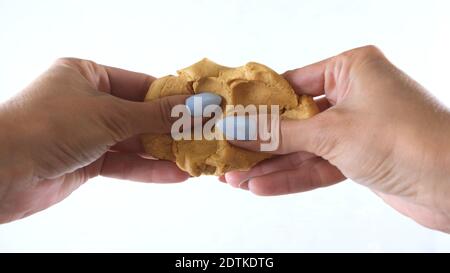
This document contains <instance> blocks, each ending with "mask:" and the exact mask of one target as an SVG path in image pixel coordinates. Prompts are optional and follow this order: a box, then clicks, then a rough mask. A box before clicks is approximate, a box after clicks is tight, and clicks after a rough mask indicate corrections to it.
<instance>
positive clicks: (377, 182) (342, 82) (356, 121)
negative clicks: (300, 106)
mask: <svg viewBox="0 0 450 273" xmlns="http://www.w3.org/2000/svg"><path fill="white" fill-rule="evenodd" d="M284 76H285V78H286V79H287V80H288V81H289V82H290V84H291V85H292V86H293V87H294V89H295V91H296V92H298V93H299V94H309V95H312V96H320V95H325V97H323V98H320V99H318V100H317V101H318V104H319V108H320V109H321V113H319V114H318V115H316V116H314V117H313V118H311V119H308V120H299V121H297V120H296V121H294V120H284V121H282V123H281V126H280V134H281V143H280V145H279V148H278V149H277V150H276V151H274V153H276V154H279V155H280V156H278V157H275V158H273V159H269V160H266V161H263V162H261V163H260V164H258V165H256V166H255V167H254V168H252V169H251V170H249V171H246V172H237V171H234V172H229V173H227V174H226V175H225V177H224V178H222V180H223V181H226V182H228V183H229V184H230V185H232V186H235V187H241V188H244V189H249V190H250V191H252V192H253V193H255V194H258V195H280V194H289V193H296V192H303V191H309V190H313V189H316V188H319V187H326V186H330V185H333V184H335V183H338V182H340V181H343V180H344V179H346V178H350V179H351V180H353V181H355V182H357V183H359V184H361V185H364V186H366V187H368V188H369V189H371V190H372V191H373V192H375V193H376V194H377V195H378V196H380V197H381V198H382V199H383V200H384V201H385V202H386V203H387V204H389V205H390V206H392V207H393V208H395V209H396V210H398V211H399V212H401V213H402V214H404V215H406V216H408V217H410V218H412V219H414V220H415V221H417V222H418V223H420V224H422V225H424V226H427V227H430V228H433V229H437V230H441V231H444V232H450V141H448V139H449V136H450V113H449V111H448V109H446V108H445V107H444V106H443V105H442V104H440V103H439V102H438V101H437V100H435V99H434V98H433V97H432V96H431V95H430V94H429V93H428V92H427V91H426V90H425V89H424V88H423V87H422V86H420V85H419V84H418V83H416V82H415V81H413V80H412V79H411V78H410V77H408V76H407V75H405V74H404V73H403V72H402V71H400V70H399V69H397V68H396V67H395V66H394V65H393V64H391V63H390V62H389V61H388V60H387V59H386V57H385V56H384V55H383V54H382V53H381V52H380V51H379V50H378V49H377V48H375V47H373V46H366V47H362V48H357V49H353V50H350V51H347V52H344V53H342V54H339V55H337V56H334V57H332V58H329V59H326V60H324V61H321V62H318V63H315V64H312V65H309V66H306V67H303V68H299V69H295V70H290V71H287V72H286V73H285V74H284ZM232 143H233V144H234V145H237V146H240V147H243V148H246V149H250V150H259V143H258V141H233V142H232Z"/></svg>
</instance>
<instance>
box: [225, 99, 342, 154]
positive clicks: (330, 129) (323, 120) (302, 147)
mask: <svg viewBox="0 0 450 273" xmlns="http://www.w3.org/2000/svg"><path fill="white" fill-rule="evenodd" d="M335 112H336V111H335V109H333V108H330V109H328V110H327V111H325V112H322V113H320V114H318V115H315V116H313V117H311V118H309V119H303V120H287V119H286V120H281V121H280V126H279V129H278V130H279V138H275V137H273V136H272V137H271V139H270V140H269V142H273V146H274V148H273V149H271V150H267V149H266V150H265V151H264V152H267V153H272V154H290V153H294V152H299V151H305V152H310V153H313V154H316V155H318V156H323V155H324V154H325V153H326V152H327V149H328V148H329V145H332V144H333V142H336V141H337V140H338V136H339V137H340V138H342V136H343V135H344V134H345V131H344V130H345V126H344V127H343V126H340V124H341V122H345V120H344V118H342V117H340V116H338V115H335ZM229 142H230V143H231V144H233V145H235V146H238V147H241V148H244V149H247V150H252V151H261V148H262V145H261V144H262V142H261V141H259V140H258V139H257V140H229Z"/></svg>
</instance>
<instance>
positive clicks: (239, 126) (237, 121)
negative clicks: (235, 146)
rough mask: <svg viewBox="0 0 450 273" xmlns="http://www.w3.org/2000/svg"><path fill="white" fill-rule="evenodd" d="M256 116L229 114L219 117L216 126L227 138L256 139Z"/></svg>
mask: <svg viewBox="0 0 450 273" xmlns="http://www.w3.org/2000/svg"><path fill="white" fill-rule="evenodd" d="M256 122H257V121H256V116H253V117H249V116H228V117H225V118H223V119H219V120H218V121H217V122H216V124H215V126H216V128H217V129H218V130H219V131H221V132H222V133H223V134H224V135H225V138H226V139H227V140H256V136H257V130H256V128H257V127H256Z"/></svg>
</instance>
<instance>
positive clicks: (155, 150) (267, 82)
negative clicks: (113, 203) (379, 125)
mask: <svg viewBox="0 0 450 273" xmlns="http://www.w3.org/2000/svg"><path fill="white" fill-rule="evenodd" d="M202 91H208V92H212V93H216V94H218V95H220V96H222V105H221V106H222V110H223V111H224V114H225V115H227V112H226V110H227V109H226V107H225V106H226V105H243V106H246V105H249V104H253V105H256V106H258V105H268V106H270V105H279V108H280V113H281V118H289V119H305V118H309V117H311V116H313V115H315V114H316V113H318V112H319V110H318V108H317V105H316V104H315V102H314V100H313V99H312V98H311V97H309V96H306V95H301V96H298V95H296V93H295V92H294V90H293V89H292V87H291V86H290V85H289V83H288V82H287V81H286V80H285V79H284V78H283V77H282V76H280V75H278V74H277V73H276V72H274V71H273V70H271V69H270V68H268V67H266V66H264V65H262V64H258V63H254V62H250V63H247V64H246V65H244V66H241V67H236V68H230V67H225V66H221V65H218V64H216V63H214V62H212V61H210V60H208V59H203V60H201V61H200V62H198V63H195V64H193V65H192V66H189V67H187V68H184V69H181V70H179V71H178V76H172V75H169V76H165V77H162V78H160V79H157V80H155V81H154V82H153V83H152V85H151V86H150V88H149V91H148V93H147V95H146V97H145V101H151V100H154V99H157V98H160V97H164V96H171V95H185V94H195V93H200V92H202ZM141 139H142V144H143V146H144V150H145V152H146V153H148V154H149V155H151V156H153V157H156V158H158V159H163V160H171V161H175V162H176V164H177V165H178V167H179V168H180V169H182V170H184V171H187V172H188V173H189V174H191V175H192V176H199V175H202V174H206V175H208V174H209V175H211V174H212V175H222V174H224V173H226V172H228V171H232V170H248V169H249V168H251V167H252V166H254V165H255V164H256V163H258V162H260V161H262V160H264V159H266V158H269V157H271V155H270V154H268V153H262V152H252V151H248V150H244V149H241V148H238V147H234V146H231V145H230V144H229V143H228V142H227V141H226V140H206V139H202V140H180V141H174V140H173V139H172V137H171V136H170V134H167V135H157V134H146V135H143V136H142V138H141Z"/></svg>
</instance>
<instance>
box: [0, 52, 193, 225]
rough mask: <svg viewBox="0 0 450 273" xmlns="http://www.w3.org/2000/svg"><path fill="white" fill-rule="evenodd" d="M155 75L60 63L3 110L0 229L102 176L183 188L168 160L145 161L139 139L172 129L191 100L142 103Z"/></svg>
mask: <svg viewBox="0 0 450 273" xmlns="http://www.w3.org/2000/svg"><path fill="white" fill-rule="evenodd" d="M153 80H154V78H153V77H151V76H148V75H145V74H141V73H135V72H130V71H126V70H122V69H118V68H112V67H107V66H102V65H99V64H96V63H94V62H91V61H86V60H78V59H68V58H66V59H60V60H58V61H56V63H55V64H54V65H53V66H52V67H51V68H50V69H49V70H48V71H47V72H45V73H44V74H43V75H42V76H41V77H39V78H38V79H37V80H36V81H35V82H34V83H32V84H31V85H30V86H29V87H27V88H26V89H25V90H24V91H23V92H22V93H21V94H20V95H18V96H16V97H14V98H13V99H11V100H9V101H8V102H6V103H4V104H1V105H0V126H1V127H0V128H2V131H1V133H0V151H1V153H0V223H5V222H9V221H12V220H16V219H20V218H23V217H25V216H28V215H30V214H33V213H35V212H37V211H40V210H42V209H45V208H47V207H49V206H51V205H52V204H55V203H57V202H59V201H61V200H62V199H64V198H65V197H67V196H68V195H69V194H70V193H71V192H72V191H74V190H75V189H77V188H78V187H79V186H80V185H82V184H83V183H84V182H86V181H87V180H88V179H90V178H92V177H95V176H98V175H103V176H108V177H114V178H120V179H129V180H135V181H142V182H163V183H166V182H180V181H184V180H186V179H187V178H188V177H189V175H188V174H187V173H185V172H183V171H181V170H180V169H178V168H177V166H176V165H175V164H174V163H172V162H168V161H160V160H152V159H146V158H143V157H141V156H140V155H139V154H140V152H141V149H142V148H141V144H140V142H139V139H138V135H139V134H142V133H167V132H169V131H170V127H171V122H173V120H172V119H171V118H170V111H171V108H172V106H174V105H177V104H184V101H185V99H186V96H171V97H166V98H162V99H160V100H156V101H153V102H151V103H143V102H142V100H143V99H144V96H145V94H146V92H147V90H148V87H149V86H150V84H151V82H152V81H153Z"/></svg>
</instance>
